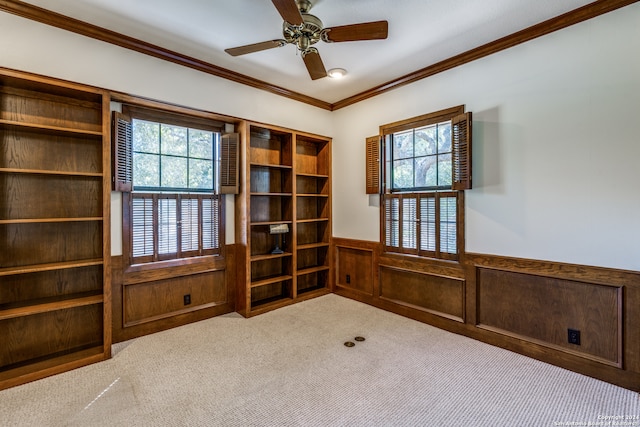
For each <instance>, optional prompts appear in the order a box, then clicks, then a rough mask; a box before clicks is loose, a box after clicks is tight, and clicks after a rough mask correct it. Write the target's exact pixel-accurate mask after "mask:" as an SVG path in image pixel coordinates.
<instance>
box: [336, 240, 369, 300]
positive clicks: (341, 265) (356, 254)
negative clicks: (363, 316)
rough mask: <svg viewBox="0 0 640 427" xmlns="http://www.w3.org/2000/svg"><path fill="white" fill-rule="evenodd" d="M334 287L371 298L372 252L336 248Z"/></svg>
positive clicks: (343, 247)
mask: <svg viewBox="0 0 640 427" xmlns="http://www.w3.org/2000/svg"><path fill="white" fill-rule="evenodd" d="M336 261H337V262H336V265H337V267H338V268H337V269H336V286H338V287H341V288H347V289H350V290H352V291H356V292H360V293H364V294H366V295H370V296H373V250H371V249H361V248H350V247H346V246H336Z"/></svg>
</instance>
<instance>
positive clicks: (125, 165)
mask: <svg viewBox="0 0 640 427" xmlns="http://www.w3.org/2000/svg"><path fill="white" fill-rule="evenodd" d="M132 150H133V127H132V125H131V118H129V117H128V116H126V115H124V114H122V113H119V112H117V111H114V112H113V113H112V115H111V174H112V176H111V183H112V187H113V190H114V191H123V192H130V191H131V190H132V189H133V152H132Z"/></svg>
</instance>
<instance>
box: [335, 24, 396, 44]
mask: <svg viewBox="0 0 640 427" xmlns="http://www.w3.org/2000/svg"><path fill="white" fill-rule="evenodd" d="M388 30H389V23H388V22H387V21H374V22H365V23H363V24H352V25H342V26H339V27H331V28H326V29H325V31H326V33H325V36H324V37H323V40H325V41H329V42H353V41H359V40H378V39H386V38H387V33H388Z"/></svg>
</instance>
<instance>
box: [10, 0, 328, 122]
mask: <svg viewBox="0 0 640 427" xmlns="http://www.w3.org/2000/svg"><path fill="white" fill-rule="evenodd" d="M0 10H3V11H5V12H8V13H11V14H14V15H17V16H20V17H22V18H27V19H31V20H32V21H37V22H40V23H43V24H46V25H51V26H53V27H57V28H60V29H63V30H66V31H71V32H72V33H76V34H80V35H82V36H86V37H90V38H92V39H95V40H100V41H103V42H106V43H110V44H113V45H116V46H120V47H123V48H125V49H130V50H133V51H136V52H139V53H142V54H145V55H149V56H153V57H155V58H159V59H162V60H165V61H169V62H173V63H174V64H178V65H182V66H184V67H188V68H192V69H194V70H198V71H202V72H203V73H207V74H211V75H213V76H216V77H221V78H223V79H227V80H231V81H233V82H236V83H240V84H243V85H247V86H251V87H254V88H256V89H261V90H264V91H267V92H270V93H273V94H275V95H280V96H284V97H285V98H290V99H293V100H295V101H299V102H303V103H305V104H309V105H312V106H314V107H318V108H322V109H325V110H331V104H330V103H328V102H325V101H321V100H319V99H316V98H312V97H310V96H307V95H303V94H301V93H298V92H294V91H292V90H289V89H286V88H283V87H280V86H276V85H273V84H270V83H267V82H264V81H262V80H258V79H254V78H253V77H249V76H246V75H244V74H240V73H236V72H235V71H231V70H228V69H226V68H222V67H219V66H217V65H214V64H210V63H208V62H206V61H203V60H201V59H197V58H193V57H190V56H187V55H183V54H181V53H178V52H175V51H172V50H169V49H165V48H163V47H160V46H157V45H154V44H151V43H147V42H145V41H142V40H139V39H136V38H133V37H129V36H126V35H124V34H120V33H117V32H115V31H111V30H108V29H106V28H102V27H99V26H97V25H93V24H89V23H87V22H84V21H80V20H78V19H74V18H70V17H68V16H65V15H62V14H59V13H56V12H53V11H50V10H47V9H43V8H40V7H37V6H33V5H30V4H27V3H24V2H21V1H18V0H1V1H0Z"/></svg>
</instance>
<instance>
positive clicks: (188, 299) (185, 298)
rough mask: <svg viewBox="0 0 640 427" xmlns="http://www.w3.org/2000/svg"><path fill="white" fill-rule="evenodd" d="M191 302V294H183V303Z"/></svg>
mask: <svg viewBox="0 0 640 427" xmlns="http://www.w3.org/2000/svg"><path fill="white" fill-rule="evenodd" d="M189 304H191V294H186V295H185V296H184V305H189Z"/></svg>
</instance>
